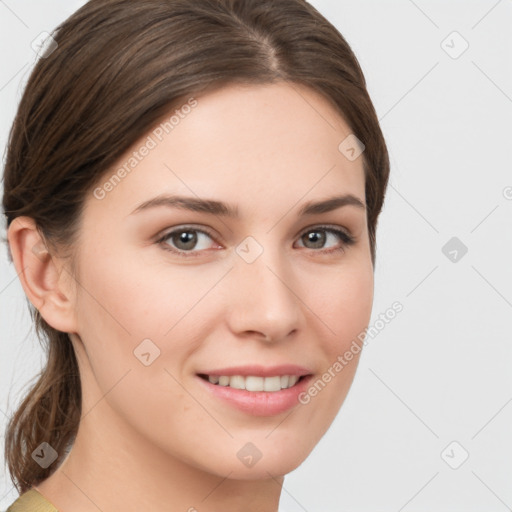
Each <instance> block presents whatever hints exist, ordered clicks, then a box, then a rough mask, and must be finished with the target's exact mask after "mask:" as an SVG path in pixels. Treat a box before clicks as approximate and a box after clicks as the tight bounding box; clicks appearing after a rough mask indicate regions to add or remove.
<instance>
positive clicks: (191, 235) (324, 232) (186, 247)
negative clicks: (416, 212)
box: [155, 226, 356, 257]
mask: <svg viewBox="0 0 512 512" xmlns="http://www.w3.org/2000/svg"><path fill="white" fill-rule="evenodd" d="M213 241H214V240H213V235H211V234H210V233H208V231H205V230H203V229H198V228H195V227H191V226H182V227H180V228H178V229H174V230H172V231H168V232H167V233H165V234H164V235H163V236H161V237H160V238H158V239H157V240H156V242H155V243H157V244H159V245H161V246H162V248H163V249H164V250H166V251H170V252H173V253H175V254H177V255H178V256H184V257H191V256H199V255H200V253H201V251H204V250H207V249H209V248H212V242H213ZM299 241H300V242H302V244H303V245H302V247H304V248H305V249H313V250H315V251H316V252H323V253H331V252H337V251H344V250H345V249H346V247H348V246H350V245H353V244H354V243H355V242H356V240H355V238H353V237H352V236H351V235H349V234H348V233H346V232H345V231H342V230H341V229H337V228H333V227H327V226H317V227H315V228H310V229H308V230H307V231H304V232H303V233H302V234H301V235H300V237H299ZM329 242H332V243H334V244H335V245H334V247H332V248H327V249H326V248H325V245H326V244H327V243H329ZM220 247H221V246H219V245H216V246H214V247H213V248H216V249H218V248H220ZM318 249H320V250H318Z"/></svg>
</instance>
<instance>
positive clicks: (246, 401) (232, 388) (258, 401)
mask: <svg viewBox="0 0 512 512" xmlns="http://www.w3.org/2000/svg"><path fill="white" fill-rule="evenodd" d="M227 374H229V375H227ZM255 374H256V375H255ZM258 374H259V375H258ZM313 377H314V376H313V374H312V373H310V372H309V371H308V370H307V369H305V368H302V367H297V366H291V365H283V366H281V367H273V368H264V367H260V366H251V367H238V368H224V369H218V370H212V371H211V372H208V373H202V372H201V373H197V374H196V378H197V381H198V383H199V384H200V385H201V388H202V389H204V391H205V392H206V393H207V395H208V396H210V397H212V398H213V400H214V401H215V403H219V404H223V405H224V406H226V405H227V406H228V407H230V408H234V409H236V410H238V411H241V412H242V413H244V414H246V415H249V416H276V415H279V414H282V413H284V412H286V411H289V410H290V409H293V408H295V407H298V406H300V405H301V404H302V402H301V401H300V396H301V395H302V394H303V393H304V392H305V391H306V389H307V387H308V386H309V385H310V382H311V380H312V379H313ZM302 405H303V404H302Z"/></svg>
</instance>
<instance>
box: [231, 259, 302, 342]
mask: <svg viewBox="0 0 512 512" xmlns="http://www.w3.org/2000/svg"><path fill="white" fill-rule="evenodd" d="M230 274H231V277H230V286H231V289H230V291H229V294H228V297H229V298H228V302H229V305H228V315H227V321H228V323H229V327H230V329H231V331H232V332H233V333H234V334H235V335H237V336H243V337H250V336H256V335H257V336H258V337H260V338H262V339H265V340H266V341H268V342H277V341H280V340H284V339H285V338H287V337H288V336H291V335H292V334H293V333H295V332H296V331H297V330H299V328H300V327H301V322H302V318H303V317H302V309H301V307H302V304H303V303H302V302H301V300H300V297H299V295H298V294H297V292H296V290H295V289H296V288H298V283H297V278H296V277H294V272H293V268H292V267H291V266H290V264H289V262H287V261H285V256H284V255H283V254H282V253H281V254H280V253H279V252H278V251H277V250H275V251H270V250H264V252H263V254H261V255H260V256H259V257H258V258H257V259H256V260H255V261H253V262H252V263H248V262H246V261H244V260H243V259H242V258H239V257H238V256H237V257H236V258H235V268H234V269H233V271H232V272H231V273H230Z"/></svg>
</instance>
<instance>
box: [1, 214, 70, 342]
mask: <svg viewBox="0 0 512 512" xmlns="http://www.w3.org/2000/svg"><path fill="white" fill-rule="evenodd" d="M7 239H8V242H9V248H10V251H11V255H12V259H13V263H14V266H15V268H16V272H17V274H18V277H19V278H20V282H21V285H22V287H23V290H24V291H25V294H26V295H27V297H28V299H29V300H30V302H31V303H32V304H33V306H34V307H35V308H36V309H37V310H39V313H40V314H41V316H42V317H43V318H44V320H45V321H46V322H47V323H48V324H49V325H50V326H52V327H53V328H54V329H57V330H58V331H62V332H67V333H71V332H75V331H76V318H75V308H74V304H75V302H74V301H75V292H74V290H75V287H74V286H73V283H74V279H73V276H72V275H71V274H70V271H69V270H68V269H67V268H66V267H65V266H64V261H63V260H61V259H60V258H58V257H57V256H56V255H52V254H51V253H50V251H49V250H48V248H47V246H46V244H45V241H44V239H43V238H42V237H41V235H40V233H39V230H38V229H37V226H36V224H35V221H34V220H33V219H32V218H30V217H16V218H15V219H14V220H13V221H12V222H11V224H10V226H9V230H8V232H7Z"/></svg>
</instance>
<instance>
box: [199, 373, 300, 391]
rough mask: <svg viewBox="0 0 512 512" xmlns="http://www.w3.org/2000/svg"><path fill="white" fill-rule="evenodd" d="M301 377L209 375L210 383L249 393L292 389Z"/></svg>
mask: <svg viewBox="0 0 512 512" xmlns="http://www.w3.org/2000/svg"><path fill="white" fill-rule="evenodd" d="M298 380H299V377H298V376H297V375H276V376H274V377H256V376H253V375H249V376H247V377H243V376H242V375H232V376H228V375H209V376H208V381H209V382H211V383H212V384H218V385H219V386H229V387H231V388H235V389H246V390H247V391H271V392H274V391H281V389H287V388H291V387H292V386H294V385H295V384H297V381H298Z"/></svg>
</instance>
